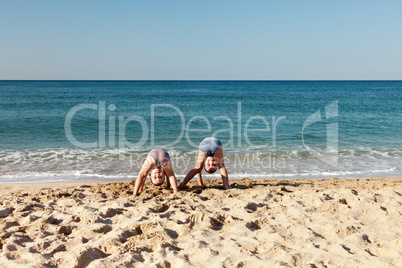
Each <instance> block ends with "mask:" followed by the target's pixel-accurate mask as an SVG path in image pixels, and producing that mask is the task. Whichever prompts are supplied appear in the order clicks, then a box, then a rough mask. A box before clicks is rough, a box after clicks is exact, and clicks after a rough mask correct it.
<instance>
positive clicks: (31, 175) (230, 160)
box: [0, 146, 402, 182]
mask: <svg viewBox="0 0 402 268" xmlns="http://www.w3.org/2000/svg"><path fill="white" fill-rule="evenodd" d="M148 149H149V148H130V149H126V150H119V149H107V150H105V149H90V150H83V149H71V148H49V149H29V150H1V151H0V182H16V181H24V182H28V181H30V182H39V181H41V182H43V181H54V180H56V181H60V180H66V181H67V180H130V179H134V178H135V176H136V175H137V174H138V172H139V170H140V168H141V165H142V163H143V161H144V160H145V158H146V156H147V154H148V152H149V150H148ZM167 151H168V152H169V154H170V157H171V160H172V164H173V168H174V170H175V173H176V175H177V177H178V178H179V179H180V178H184V176H185V175H186V174H187V173H188V172H189V170H190V169H191V168H192V167H194V166H195V163H196V159H197V155H198V151H197V150H193V149H185V150H177V149H170V150H167ZM224 154H225V164H226V167H227V169H228V172H229V175H230V177H231V178H244V177H250V178H269V177H289V178H300V177H321V178H322V177H328V176H372V174H377V176H400V172H401V169H400V163H401V160H402V148H400V147H393V148H370V147H363V146H351V147H348V148H342V149H340V150H339V151H338V152H337V153H336V151H332V152H331V151H330V153H328V154H326V155H325V154H324V156H325V157H329V158H336V161H335V162H334V163H335V164H333V163H329V162H325V161H323V158H322V159H320V157H317V155H315V154H314V153H312V152H311V151H308V150H306V149H304V148H303V147H301V146H300V147H298V148H291V149H288V150H273V149H272V148H258V149H256V148H240V149H235V148H228V149H224ZM321 156H322V155H321ZM324 160H325V159H324ZM331 164H332V165H331ZM203 176H204V177H205V178H216V176H217V175H216V174H215V175H209V174H205V175H203Z"/></svg>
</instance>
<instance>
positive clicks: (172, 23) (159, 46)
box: [0, 0, 402, 80]
mask: <svg viewBox="0 0 402 268" xmlns="http://www.w3.org/2000/svg"><path fill="white" fill-rule="evenodd" d="M401 14H402V1H399V0H395V1H392V0H390V1H370V0H365V1H343V0H339V1H322V0H319V1H318V0H317V1H290V0H289V1H279V0H278V1H268V0H265V1H258V0H255V1H236V0H231V1H224V0H220V1H209V0H203V1H190V0H187V1H178V0H171V1H166V0H164V1H162V0H160V1H155V0H142V1H89V0H88V1H82V0H81V1H40V0H38V1H1V0H0V79H67V80H68V79H89V80H90V79H100V80H103V79H106V80H108V79H110V80H115V79H116V80H120V79H122V80H142V79H145V80H148V79H149V80H176V79H177V80H187V79H188V80H198V79H199V80H204V79H207V80H209V79H210V80H305V79H306V80H327V79H329V80H331V79H334V80H337V79H341V80H342V79H345V80H350V79H352V80H353V79H357V80H360V79H363V80H364V79H368V80H370V79H374V80H375V79H380V80H381V79H385V80H387V79H391V80H400V79H402V16H401Z"/></svg>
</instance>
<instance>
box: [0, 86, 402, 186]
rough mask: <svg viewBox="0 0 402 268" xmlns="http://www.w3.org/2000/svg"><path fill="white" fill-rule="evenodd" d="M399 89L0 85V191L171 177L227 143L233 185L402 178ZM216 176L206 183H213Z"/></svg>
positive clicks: (401, 100) (401, 96)
mask: <svg viewBox="0 0 402 268" xmlns="http://www.w3.org/2000/svg"><path fill="white" fill-rule="evenodd" d="M401 108H402V81H0V182H28V181H33V182H39V181H41V182H43V181H58V180H92V179H96V180H120V179H123V180H130V179H133V178H135V177H136V175H137V173H138V171H139V169H140V166H141V164H142V161H143V160H144V159H145V156H146V154H147V153H148V151H149V150H150V149H152V148H164V149H165V150H167V151H168V152H169V154H170V156H171V159H172V163H173V167H174V169H175V172H176V175H177V177H178V178H179V179H180V178H183V177H184V176H185V175H186V173H187V172H188V171H189V170H190V169H191V168H192V166H193V165H194V163H195V159H196V156H197V152H198V148H197V145H198V144H199V143H200V142H201V141H202V139H203V138H205V137H209V136H216V137H217V138H219V139H220V140H221V141H222V143H223V144H224V154H225V157H226V165H227V167H228V172H229V177H230V178H242V177H251V178H302V177H313V178H324V177H369V176H370V177H371V176H387V177H388V176H401V175H402V174H401V163H402V135H401V130H402V113H401ZM218 177H219V174H214V175H208V176H206V178H218Z"/></svg>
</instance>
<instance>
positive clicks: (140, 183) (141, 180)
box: [133, 157, 155, 196]
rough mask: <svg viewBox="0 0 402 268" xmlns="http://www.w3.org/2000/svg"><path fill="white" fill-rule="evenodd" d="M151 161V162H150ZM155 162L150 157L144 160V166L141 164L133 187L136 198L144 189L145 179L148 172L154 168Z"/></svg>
mask: <svg viewBox="0 0 402 268" xmlns="http://www.w3.org/2000/svg"><path fill="white" fill-rule="evenodd" d="M152 160H153V161H152ZM154 162H155V160H154V159H153V158H152V157H147V159H145V161H144V164H142V167H141V170H140V173H139V174H138V177H137V179H136V180H135V186H134V193H133V194H134V196H137V195H138V194H139V192H140V191H142V190H143V189H144V185H145V180H146V179H147V176H148V173H149V171H150V170H151V169H152V168H153V167H154V165H155V163H154Z"/></svg>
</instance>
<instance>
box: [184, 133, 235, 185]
mask: <svg viewBox="0 0 402 268" xmlns="http://www.w3.org/2000/svg"><path fill="white" fill-rule="evenodd" d="M203 168H204V169H205V171H206V172H208V173H214V172H215V171H216V170H218V168H219V172H220V173H221V177H222V181H223V187H224V188H225V189H226V190H227V189H230V186H229V178H228V172H227V170H226V167H225V163H224V162H223V149H222V143H221V141H220V140H218V139H216V138H213V137H209V138H205V139H204V140H203V141H202V142H201V143H200V146H199V151H198V159H197V164H196V166H195V168H193V169H192V170H190V172H189V173H188V174H187V176H186V177H185V178H184V180H183V182H182V183H181V184H180V186H179V188H180V189H183V188H184V187H185V186H186V184H187V183H188V182H189V181H190V180H191V179H192V178H193V177H194V176H195V175H196V174H197V181H198V185H199V186H202V187H204V184H203V182H202V177H201V170H202V169H203Z"/></svg>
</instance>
